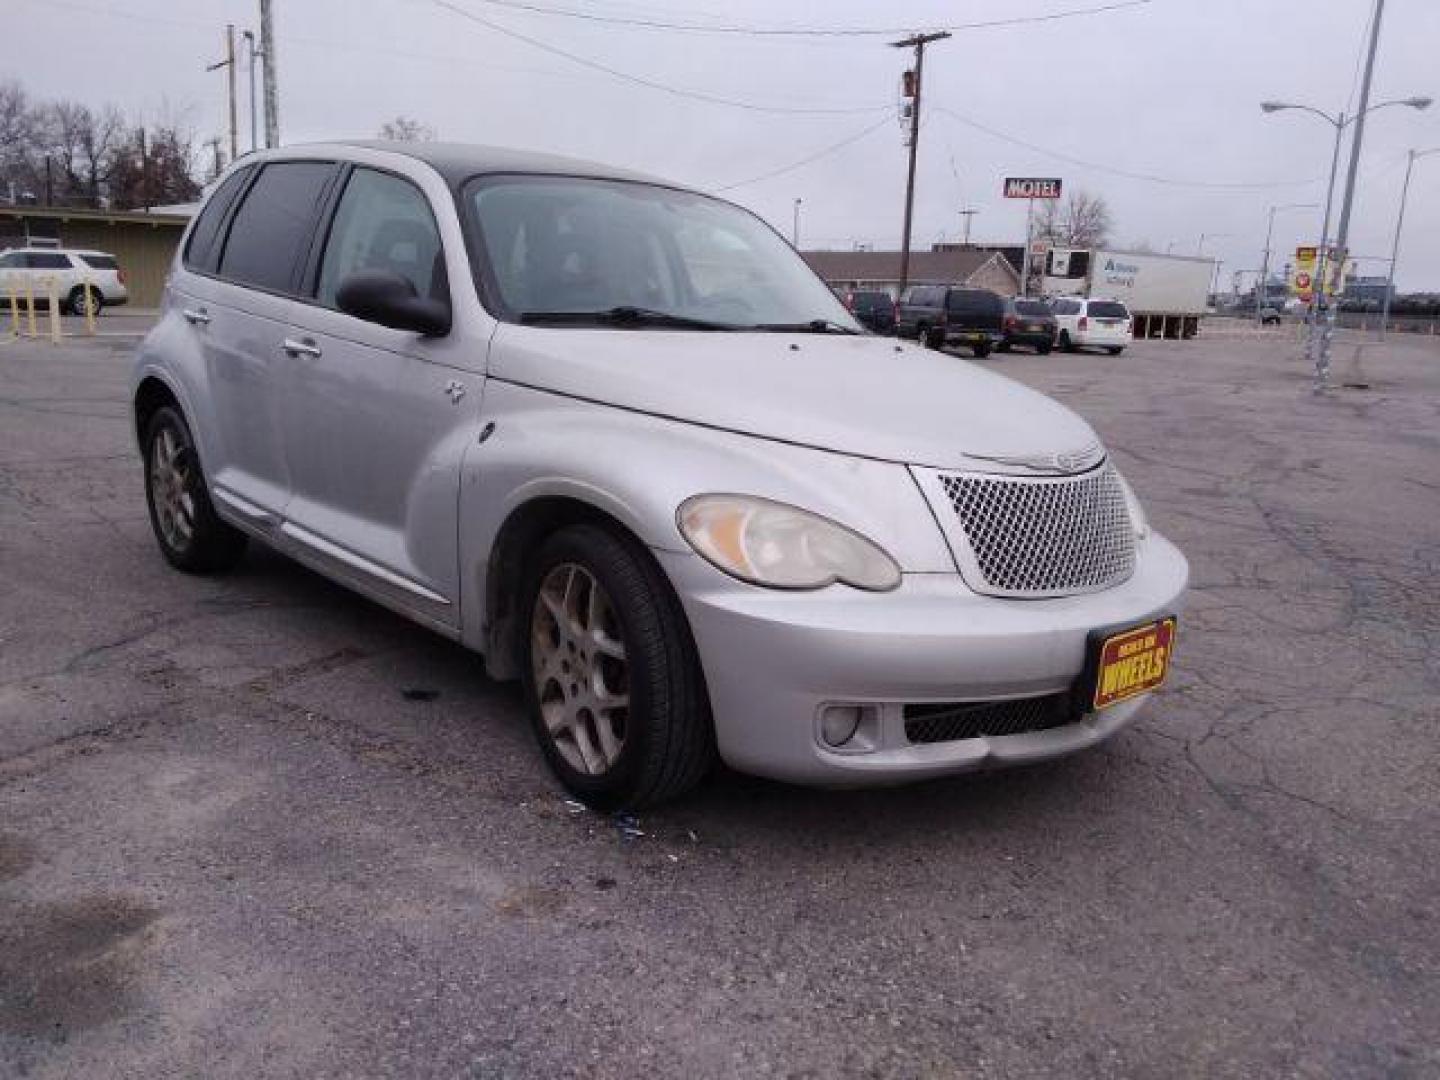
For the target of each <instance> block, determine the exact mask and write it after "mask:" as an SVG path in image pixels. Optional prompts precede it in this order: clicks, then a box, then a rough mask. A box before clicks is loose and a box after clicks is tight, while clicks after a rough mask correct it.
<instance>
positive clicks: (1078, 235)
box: [1035, 191, 1113, 247]
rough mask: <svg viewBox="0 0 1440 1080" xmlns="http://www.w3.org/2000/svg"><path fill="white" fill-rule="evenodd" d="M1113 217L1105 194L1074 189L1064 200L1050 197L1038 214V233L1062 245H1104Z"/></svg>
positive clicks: (1036, 234) (1037, 234)
mask: <svg viewBox="0 0 1440 1080" xmlns="http://www.w3.org/2000/svg"><path fill="white" fill-rule="evenodd" d="M1112 226H1113V221H1112V219H1111V217H1110V207H1109V204H1107V203H1106V202H1105V197H1104V196H1103V195H1092V194H1090V193H1089V192H1088V191H1072V192H1071V193H1070V195H1069V196H1068V197H1067V198H1066V199H1065V201H1064V202H1063V203H1062V202H1060V201H1059V200H1047V201H1046V202H1044V203H1042V204H1041V207H1040V211H1039V213H1038V214H1036V215H1035V236H1036V238H1037V239H1040V240H1049V241H1050V242H1051V243H1052V244H1058V245H1060V246H1061V247H1103V246H1104V245H1105V244H1106V243H1108V242H1109V240H1110V230H1111V228H1112Z"/></svg>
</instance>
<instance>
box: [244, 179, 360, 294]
mask: <svg viewBox="0 0 1440 1080" xmlns="http://www.w3.org/2000/svg"><path fill="white" fill-rule="evenodd" d="M334 172H335V166H334V165H332V164H331V163H330V162H328V161H282V162H278V163H276V164H274V165H266V166H265V168H264V170H263V171H262V172H261V173H260V175H259V177H258V178H257V179H256V180H255V183H254V184H252V185H251V187H250V190H249V191H248V192H246V193H245V200H244V202H242V203H241V204H240V209H239V210H237V211H236V212H235V217H234V219H233V220H232V221H231V223H230V232H229V236H228V237H227V239H226V240H225V250H224V252H223V253H222V254H221V256H220V276H221V277H223V278H228V279H230V280H231V281H236V282H240V283H241V284H244V285H254V286H256V287H257V288H261V289H269V290H270V291H272V292H287V291H289V289H290V285H291V282H292V281H293V280H294V276H295V267H296V264H297V263H298V262H299V259H300V255H301V253H302V252H303V251H304V250H305V249H306V247H307V246H308V244H309V241H310V231H311V227H312V225H313V224H314V220H315V212H316V209H317V207H318V206H319V204H320V197H321V196H322V195H323V194H324V193H325V187H326V184H327V183H328V182H329V180H330V178H331V176H332V175H333V174H334Z"/></svg>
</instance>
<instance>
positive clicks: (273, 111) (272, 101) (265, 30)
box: [260, 0, 280, 147]
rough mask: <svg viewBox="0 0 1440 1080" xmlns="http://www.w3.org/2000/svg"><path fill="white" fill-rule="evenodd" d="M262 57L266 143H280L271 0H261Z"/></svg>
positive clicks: (272, 145)
mask: <svg viewBox="0 0 1440 1080" xmlns="http://www.w3.org/2000/svg"><path fill="white" fill-rule="evenodd" d="M260 58H261V59H262V60H263V61H264V62H265V145H266V146H267V147H274V146H279V145H280V91H279V89H278V88H277V80H278V78H279V76H278V75H277V74H276V70H277V69H276V58H275V25H274V19H273V18H272V17H271V12H270V0H260Z"/></svg>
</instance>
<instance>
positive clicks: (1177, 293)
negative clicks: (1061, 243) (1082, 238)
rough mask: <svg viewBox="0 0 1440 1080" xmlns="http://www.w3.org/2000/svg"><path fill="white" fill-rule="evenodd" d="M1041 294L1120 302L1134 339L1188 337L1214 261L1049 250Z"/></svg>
mask: <svg viewBox="0 0 1440 1080" xmlns="http://www.w3.org/2000/svg"><path fill="white" fill-rule="evenodd" d="M1043 270H1044V272H1043V274H1042V275H1041V278H1040V290H1041V295H1043V296H1047V297H1051V296H1083V297H1086V298H1088V299H1103V300H1119V301H1120V302H1121V303H1122V304H1124V305H1125V306H1126V307H1127V308H1129V309H1130V317H1131V319H1132V320H1133V325H1134V329H1135V336H1136V337H1137V338H1146V337H1164V338H1192V337H1194V336H1195V335H1196V333H1198V332H1199V329H1200V317H1201V316H1202V315H1204V314H1205V311H1206V309H1207V306H1208V305H1207V301H1208V299H1209V295H1210V281H1211V278H1212V277H1213V276H1214V273H1215V260H1214V259H1204V258H1192V257H1188V256H1184V255H1155V254H1153V253H1150V252H1141V251H1113V250H1111V249H1109V248H1063V247H1056V248H1051V249H1050V250H1049V251H1048V252H1046V255H1045V259H1044V264H1043Z"/></svg>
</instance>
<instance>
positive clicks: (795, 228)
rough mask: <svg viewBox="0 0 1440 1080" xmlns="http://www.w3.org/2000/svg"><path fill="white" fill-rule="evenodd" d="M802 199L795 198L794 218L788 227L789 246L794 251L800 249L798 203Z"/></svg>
mask: <svg viewBox="0 0 1440 1080" xmlns="http://www.w3.org/2000/svg"><path fill="white" fill-rule="evenodd" d="M801 201H802V200H800V199H796V200H795V220H794V223H793V224H792V226H791V229H790V246H791V247H793V248H794V249H795V250H796V251H799V250H800V203H801Z"/></svg>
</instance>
